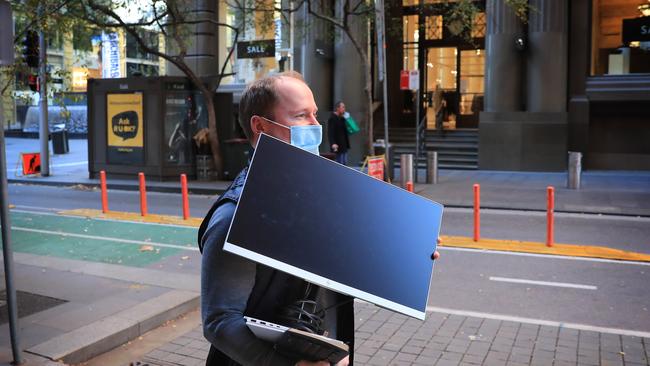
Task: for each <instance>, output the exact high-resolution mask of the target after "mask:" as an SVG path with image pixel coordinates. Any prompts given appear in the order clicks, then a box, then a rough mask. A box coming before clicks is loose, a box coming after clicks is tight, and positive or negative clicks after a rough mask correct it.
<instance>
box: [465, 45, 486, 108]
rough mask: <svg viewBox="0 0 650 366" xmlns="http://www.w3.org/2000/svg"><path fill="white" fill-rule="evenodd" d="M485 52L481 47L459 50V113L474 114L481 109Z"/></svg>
mask: <svg viewBox="0 0 650 366" xmlns="http://www.w3.org/2000/svg"><path fill="white" fill-rule="evenodd" d="M484 74H485V52H484V51H483V50H481V49H476V50H464V51H461V52H460V106H459V109H460V114H461V115H476V117H478V112H480V111H481V110H483V90H484V83H483V80H484V79H483V76H484Z"/></svg>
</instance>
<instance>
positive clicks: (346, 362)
mask: <svg viewBox="0 0 650 366" xmlns="http://www.w3.org/2000/svg"><path fill="white" fill-rule="evenodd" d="M349 364H350V356H345V358H344V359H342V360H341V361H339V362H338V363H337V364H336V366H348V365H349Z"/></svg>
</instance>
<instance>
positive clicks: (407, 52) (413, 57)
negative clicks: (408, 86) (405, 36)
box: [402, 43, 418, 70]
mask: <svg viewBox="0 0 650 366" xmlns="http://www.w3.org/2000/svg"><path fill="white" fill-rule="evenodd" d="M417 69H418V45H417V43H415V44H413V43H411V44H405V45H404V63H403V66H402V70H417Z"/></svg>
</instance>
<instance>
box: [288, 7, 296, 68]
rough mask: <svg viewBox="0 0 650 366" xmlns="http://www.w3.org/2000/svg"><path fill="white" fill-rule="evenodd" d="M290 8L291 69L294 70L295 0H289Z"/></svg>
mask: <svg viewBox="0 0 650 366" xmlns="http://www.w3.org/2000/svg"><path fill="white" fill-rule="evenodd" d="M289 9H291V12H290V13H289V70H291V71H293V67H294V65H293V59H294V57H293V26H294V24H295V23H294V22H295V18H294V14H293V13H294V11H293V0H289Z"/></svg>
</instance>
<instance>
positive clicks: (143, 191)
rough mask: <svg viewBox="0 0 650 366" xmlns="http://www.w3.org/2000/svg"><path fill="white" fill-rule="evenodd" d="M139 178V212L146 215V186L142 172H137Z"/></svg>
mask: <svg viewBox="0 0 650 366" xmlns="http://www.w3.org/2000/svg"><path fill="white" fill-rule="evenodd" d="M138 177H139V178H140V214H141V215H142V216H147V186H146V183H145V180H144V173H138Z"/></svg>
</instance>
